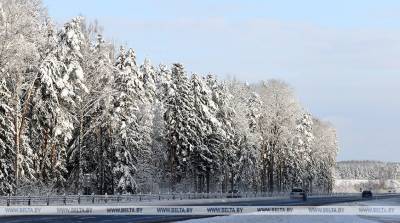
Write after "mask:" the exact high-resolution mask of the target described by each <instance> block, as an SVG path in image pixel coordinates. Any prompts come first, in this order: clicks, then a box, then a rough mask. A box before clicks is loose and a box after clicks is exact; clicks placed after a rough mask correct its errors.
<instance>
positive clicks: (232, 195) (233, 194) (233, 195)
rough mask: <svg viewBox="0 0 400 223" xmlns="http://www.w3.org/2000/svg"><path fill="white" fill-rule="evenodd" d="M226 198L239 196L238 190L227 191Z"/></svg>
mask: <svg viewBox="0 0 400 223" xmlns="http://www.w3.org/2000/svg"><path fill="white" fill-rule="evenodd" d="M226 197H227V198H241V197H242V195H240V192H239V191H238V190H230V191H228V195H227V196H226Z"/></svg>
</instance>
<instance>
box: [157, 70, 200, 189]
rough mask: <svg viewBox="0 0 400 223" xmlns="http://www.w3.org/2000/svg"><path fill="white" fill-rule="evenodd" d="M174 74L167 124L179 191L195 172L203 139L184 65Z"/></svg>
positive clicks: (172, 173) (171, 169) (170, 164)
mask: <svg viewBox="0 0 400 223" xmlns="http://www.w3.org/2000/svg"><path fill="white" fill-rule="evenodd" d="M171 70H172V72H171V76H172V80H171V85H170V88H169V93H168V96H167V99H166V103H165V107H166V111H165V114H164V120H165V125H166V126H165V129H166V138H167V143H168V168H169V172H170V187H171V190H172V191H175V190H176V184H177V183H178V182H179V181H180V180H181V179H182V178H184V177H185V176H186V175H187V173H188V172H189V171H190V170H191V166H190V160H191V155H192V153H193V151H194V149H195V147H196V145H197V143H198V142H197V140H198V139H199V137H198V135H197V131H196V129H195V128H196V122H197V118H196V117H195V114H194V111H193V105H194V102H193V101H194V99H193V95H192V94H191V91H190V90H191V89H190V82H189V80H188V77H187V76H186V73H185V71H184V68H183V65H181V64H173V65H172V69H171Z"/></svg>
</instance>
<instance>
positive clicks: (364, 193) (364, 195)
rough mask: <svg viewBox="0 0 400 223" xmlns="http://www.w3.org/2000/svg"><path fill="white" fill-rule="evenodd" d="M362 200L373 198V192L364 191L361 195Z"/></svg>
mask: <svg viewBox="0 0 400 223" xmlns="http://www.w3.org/2000/svg"><path fill="white" fill-rule="evenodd" d="M361 196H362V198H372V192H371V191H370V190H364V191H363V192H362V193H361Z"/></svg>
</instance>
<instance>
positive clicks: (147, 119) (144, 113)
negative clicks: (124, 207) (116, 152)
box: [136, 58, 158, 192]
mask: <svg viewBox="0 0 400 223" xmlns="http://www.w3.org/2000/svg"><path fill="white" fill-rule="evenodd" d="M140 75H141V77H142V79H141V81H142V86H143V88H142V91H143V92H142V93H141V95H142V98H143V100H142V101H140V104H139V112H138V124H139V128H140V130H139V131H140V133H141V138H140V142H139V148H140V151H139V152H138V163H137V174H136V182H137V185H138V190H139V191H140V192H151V189H152V187H153V185H154V181H155V178H154V174H155V172H157V171H158V170H157V169H155V165H154V163H153V160H152V157H153V151H152V145H153V138H154V136H153V134H154V132H153V120H154V115H155V114H154V113H155V110H154V109H155V105H156V103H157V102H156V101H157V98H156V79H155V78H156V77H155V75H156V71H155V69H154V67H153V65H152V64H151V63H150V60H149V59H147V58H146V59H145V60H144V63H143V64H142V65H141V66H140Z"/></svg>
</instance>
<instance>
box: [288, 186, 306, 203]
mask: <svg viewBox="0 0 400 223" xmlns="http://www.w3.org/2000/svg"><path fill="white" fill-rule="evenodd" d="M290 198H291V199H302V200H303V201H306V200H307V193H306V192H305V191H304V190H303V189H301V188H293V189H292V192H290Z"/></svg>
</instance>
